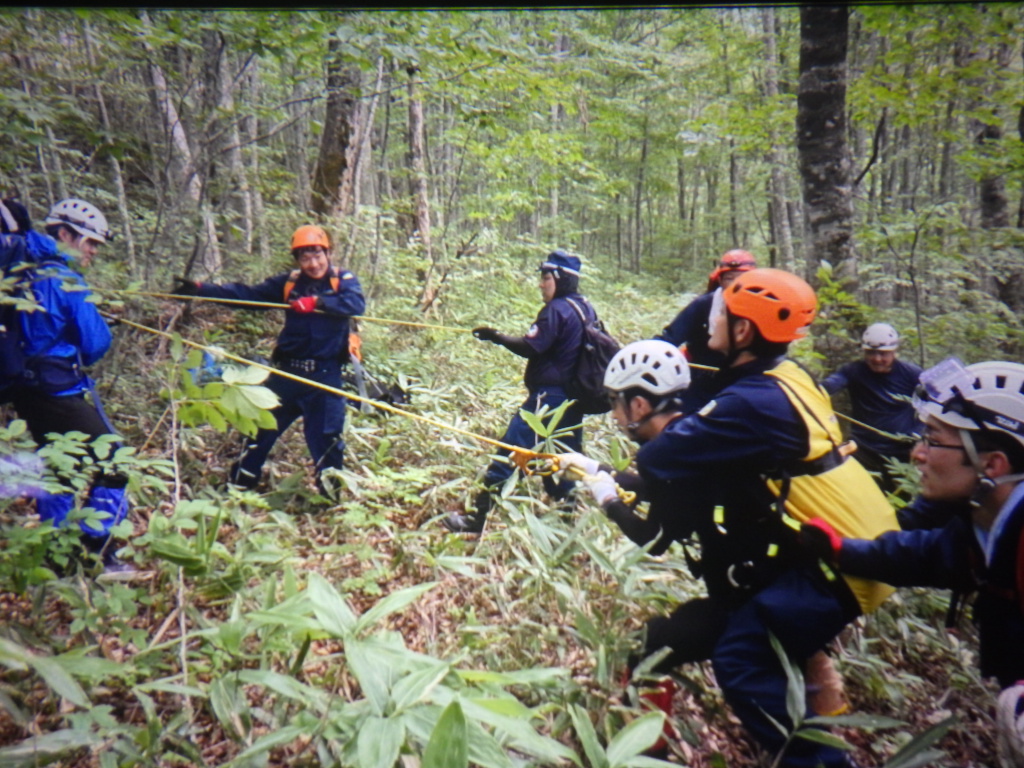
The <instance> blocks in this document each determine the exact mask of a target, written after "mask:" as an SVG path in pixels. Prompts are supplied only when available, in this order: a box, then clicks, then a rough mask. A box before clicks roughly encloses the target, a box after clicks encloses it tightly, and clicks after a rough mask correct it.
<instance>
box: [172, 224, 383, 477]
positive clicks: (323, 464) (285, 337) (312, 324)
mask: <svg viewBox="0 0 1024 768" xmlns="http://www.w3.org/2000/svg"><path fill="white" fill-rule="evenodd" d="M291 251H292V257H293V258H294V259H295V263H296V265H297V266H298V269H295V270H292V271H291V272H283V273H281V274H279V275H275V276H274V277H270V278H267V279H266V280H264V281H263V282H261V283H259V284H257V285H252V286H250V285H245V284H244V283H226V284H224V285H215V284H213V283H197V282H193V281H189V280H179V281H178V285H177V286H176V287H175V288H174V291H173V292H174V293H176V294H178V295H180V296H204V297H207V298H214V299H240V300H243V301H262V302H268V303H276V304H280V303H282V302H285V301H287V303H288V306H289V309H287V310H286V311H285V319H284V328H282V329H281V333H280V334H279V335H278V337H277V344H276V346H275V348H274V352H273V354H272V356H271V359H272V362H273V364H274V366H275V367H277V368H279V369H280V370H282V371H287V372H288V373H292V374H295V375H297V376H301V377H303V378H306V379H310V380H311V381H315V382H318V383H320V384H326V385H327V386H330V387H333V388H335V389H340V388H341V373H342V367H343V366H344V364H345V363H346V362H347V361H348V356H349V351H348V350H349V347H348V344H349V319H350V318H352V317H354V316H356V315H361V314H363V312H364V311H365V310H366V300H365V299H364V298H363V291H362V288H361V287H360V285H359V280H358V278H357V277H356V276H355V275H354V274H353V273H352V272H350V271H348V270H343V269H338V268H336V267H335V266H334V265H333V264H332V263H331V252H332V249H331V241H330V238H329V236H328V235H327V232H326V231H325V230H324V229H323V228H322V227H318V226H316V225H312V224H307V225H304V226H301V227H299V228H298V229H296V230H295V233H294V234H293V235H292V243H291ZM266 386H267V387H268V388H269V389H270V390H272V391H273V392H274V393H275V394H276V395H277V396H278V398H279V399H280V401H281V404H280V405H279V406H278V407H277V408H276V409H274V416H275V418H276V420H277V427H276V428H275V429H261V430H259V432H258V433H257V435H256V437H255V439H253V440H251V441H250V442H249V443H247V445H246V447H245V449H244V450H243V451H242V455H241V456H240V457H239V459H238V461H236V462H235V463H234V464H232V465H231V468H230V470H229V473H228V480H229V482H231V483H233V484H234V485H238V486H241V487H243V488H255V487H256V486H257V484H258V483H259V482H260V478H261V477H262V474H263V464H264V462H266V460H267V457H268V456H269V454H270V450H271V449H272V448H273V447H274V443H276V442H277V439H278V438H279V437H280V436H281V433H283V432H284V431H285V430H286V429H288V427H289V426H291V424H292V423H293V422H294V421H295V420H296V419H297V418H298V417H299V416H301V417H302V422H303V423H302V427H303V432H304V434H305V438H306V446H307V447H308V448H309V453H310V456H312V458H313V463H314V465H315V471H316V474H317V482H318V486H319V487H320V488H321V489H322V488H323V483H322V480H321V474H322V473H323V471H324V470H325V469H328V468H330V469H341V468H342V465H343V462H344V452H345V442H344V439H343V435H342V433H343V430H344V427H345V398H344V397H343V396H342V395H338V394H335V393H332V392H326V391H324V390H322V389H318V388H316V387H312V386H310V385H308V384H305V383H303V382H299V381H295V380H294V379H290V378H285V377H283V376H278V375H276V374H271V375H270V378H269V379H268V380H267V382H266Z"/></svg>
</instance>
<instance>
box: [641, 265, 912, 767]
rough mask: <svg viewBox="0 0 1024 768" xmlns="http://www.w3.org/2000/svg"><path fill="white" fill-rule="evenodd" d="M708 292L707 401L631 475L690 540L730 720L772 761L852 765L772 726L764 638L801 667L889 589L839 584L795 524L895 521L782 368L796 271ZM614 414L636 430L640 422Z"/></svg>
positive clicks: (808, 382) (803, 313)
mask: <svg viewBox="0 0 1024 768" xmlns="http://www.w3.org/2000/svg"><path fill="white" fill-rule="evenodd" d="M720 296H721V300H720V301H718V302H717V305H718V309H717V311H716V312H714V313H713V314H712V316H711V328H710V330H711V338H710V343H709V347H710V348H711V349H712V350H713V351H716V352H718V353H720V354H722V355H723V356H724V361H723V365H722V369H721V370H720V371H719V373H718V374H716V381H715V383H714V386H715V388H716V392H717V394H716V395H715V398H714V399H713V400H711V401H709V402H708V403H707V404H706V405H705V406H704V407H703V408H702V409H701V410H700V411H698V412H697V413H694V414H689V415H686V416H683V417H681V418H676V419H674V420H672V421H670V422H669V423H668V424H667V425H666V426H665V427H664V429H663V430H662V431H661V433H660V434H658V436H657V437H655V438H653V439H650V440H649V441H648V442H646V443H645V444H644V445H642V446H641V447H640V449H639V451H638V452H637V457H636V461H637V466H638V467H640V468H641V470H642V472H643V473H645V475H646V477H648V478H653V480H654V481H655V482H658V483H662V484H665V485H666V486H667V487H668V488H669V489H670V491H669V492H670V493H671V495H672V498H673V499H674V504H675V515H677V516H679V517H680V518H681V521H679V522H674V523H673V526H674V531H673V534H672V535H679V534H678V532H681V531H686V530H692V531H693V532H694V535H695V536H696V538H697V540H698V541H699V543H700V560H699V567H700V570H701V572H702V575H703V578H704V582H705V585H706V587H707V591H708V595H709V597H710V598H711V599H712V600H713V601H715V602H717V603H718V604H720V605H723V606H725V611H724V613H725V615H724V617H722V618H721V620H720V621H721V628H720V631H719V632H718V634H717V637H715V638H714V640H713V647H712V648H711V661H712V665H713V668H714V672H715V678H716V680H717V681H718V684H719V685H720V686H721V688H722V692H723V694H724V696H725V699H726V701H727V702H728V704H729V705H730V706H731V707H732V709H733V711H734V712H735V713H736V715H737V716H738V717H739V719H740V721H741V722H742V723H743V725H744V726H745V727H746V729H747V730H748V731H749V732H750V733H751V735H752V736H753V737H754V738H755V739H756V740H757V741H758V742H760V743H761V745H762V746H764V747H765V748H766V749H767V750H769V751H770V752H771V753H773V754H776V755H778V760H779V762H778V764H779V765H782V766H788V767H790V768H819V766H825V768H832V767H833V766H849V765H853V763H852V762H851V760H850V758H849V756H848V755H847V754H846V753H845V752H844V751H842V750H839V749H836V748H834V747H832V746H830V745H827V744H823V743H821V742H819V741H815V740H812V739H804V738H793V739H787V735H786V733H784V732H783V731H782V730H780V725H781V727H782V728H783V729H785V730H786V731H792V730H794V729H795V728H796V727H797V724H796V723H794V721H793V718H792V717H791V715H790V712H789V710H788V707H787V687H788V678H787V674H786V670H785V668H784V666H783V664H782V662H781V660H780V659H779V657H778V655H777V653H776V651H775V648H774V647H773V644H772V640H771V638H772V637H773V636H774V637H775V638H776V639H777V640H778V642H779V643H780V645H781V648H782V649H783V651H784V652H785V653H786V654H787V655H788V656H789V658H790V659H791V661H792V663H794V664H795V665H796V666H798V667H800V668H806V666H807V663H808V661H809V660H810V659H811V658H812V657H814V656H815V655H816V654H817V653H818V652H819V651H822V650H824V648H825V646H826V645H827V644H828V643H829V642H831V641H832V639H833V638H834V637H835V636H836V635H837V634H838V633H839V631H840V630H841V629H842V628H843V627H844V626H846V624H848V623H849V622H850V621H852V620H853V619H855V618H856V617H857V616H859V615H860V614H861V612H862V611H869V610H873V609H874V608H875V607H877V605H878V604H879V603H881V601H882V600H884V599H885V597H886V596H887V595H888V594H889V591H891V590H888V589H887V588H886V587H884V586H883V585H880V584H875V583H872V582H866V581H863V580H858V579H850V580H846V579H843V578H838V577H837V576H836V574H835V573H834V572H833V571H831V570H830V569H828V568H827V567H824V565H823V564H822V563H820V562H818V561H817V560H815V559H814V558H812V557H811V556H809V554H808V553H806V551H805V550H804V549H803V547H801V545H800V543H799V540H798V535H797V533H796V531H795V530H794V528H793V527H792V526H793V525H794V524H795V523H794V522H793V521H794V519H810V518H811V517H813V516H814V515H815V514H821V513H822V512H827V513H828V514H829V515H830V517H831V518H832V519H833V520H835V521H836V525H837V528H842V529H843V530H846V531H863V532H866V531H871V533H870V534H866V535H868V536H875V535H877V534H879V533H881V532H883V531H885V530H891V529H895V528H896V519H895V515H894V514H893V511H892V509H891V507H890V506H889V505H888V503H887V502H886V500H885V498H884V496H883V495H882V493H881V491H880V490H879V489H878V486H877V485H876V484H875V483H874V482H873V481H872V480H871V477H870V475H868V473H867V472H866V471H865V470H864V469H863V467H861V466H860V465H859V464H858V463H857V462H856V460H855V459H853V458H852V457H849V456H847V455H845V452H844V451H843V449H842V446H841V445H840V441H841V435H840V433H839V428H838V425H837V423H836V419H835V415H834V414H833V413H832V410H831V405H830V403H829V400H828V396H827V394H826V393H825V392H824V390H822V389H821V388H820V387H819V386H817V384H816V383H815V382H814V381H813V379H811V377H810V376H809V375H808V374H807V373H806V372H805V371H804V370H803V369H802V368H801V367H799V366H798V365H797V364H796V363H794V362H792V361H790V360H787V359H786V358H785V355H786V353H787V351H788V347H789V344H790V342H793V341H796V340H797V339H800V338H803V337H804V336H806V334H807V331H808V327H809V326H810V324H811V322H812V320H813V319H814V316H815V313H816V309H817V299H816V297H815V294H814V291H813V289H812V288H811V287H810V286H809V285H808V284H807V283H806V282H804V281H803V280H802V279H800V278H799V277H797V276H796V275H792V274H789V273H787V272H783V271H781V270H777V269H755V270H751V271H749V272H745V273H743V274H741V275H740V276H739V277H738V278H737V279H736V280H735V281H734V282H733V283H732V284H731V285H730V286H729V287H728V288H726V289H725V290H724V291H723V293H722V294H720ZM631 402H633V404H634V407H636V408H642V407H643V406H640V405H638V404H637V402H636V399H635V398H634V400H633V401H631ZM621 407H624V406H621ZM627 415H628V417H629V419H630V420H631V421H630V422H627V423H633V422H635V423H637V424H638V425H639V424H640V423H642V422H643V420H644V418H645V416H644V414H643V413H642V412H641V411H633V412H630V413H628V414H627ZM854 502H855V507H854ZM812 511H813V514H812ZM795 525H796V527H797V528H799V525H798V524H795ZM857 535H865V534H857ZM808 714H810V713H808Z"/></svg>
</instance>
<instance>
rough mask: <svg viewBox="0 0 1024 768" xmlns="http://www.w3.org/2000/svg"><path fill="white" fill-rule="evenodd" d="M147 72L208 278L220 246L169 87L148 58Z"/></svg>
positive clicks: (143, 16) (143, 14) (214, 269)
mask: <svg viewBox="0 0 1024 768" xmlns="http://www.w3.org/2000/svg"><path fill="white" fill-rule="evenodd" d="M139 16H140V18H141V19H142V21H143V23H144V24H145V25H146V26H147V27H149V26H151V22H150V20H149V14H148V13H147V12H146V11H141V12H140V14H139ZM143 45H145V46H146V49H147V52H148V53H149V54H150V56H152V49H151V48H150V46H149V45H148V44H147V43H145V41H144V42H143ZM148 74H149V78H150V85H151V86H152V88H153V97H154V99H155V100H156V106H157V111H158V114H159V116H160V118H161V121H162V123H163V127H164V135H165V136H166V137H167V139H168V145H169V152H170V158H171V166H172V168H173V169H175V170H176V173H174V177H175V179H174V180H175V186H176V188H177V189H179V190H181V193H182V194H181V196H182V197H185V196H187V198H188V199H189V200H190V201H191V202H192V203H193V204H194V205H195V206H196V208H197V209H198V211H199V214H200V218H201V221H202V229H203V237H202V239H201V240H200V249H199V262H200V264H201V265H202V269H201V272H202V274H201V275H200V277H208V276H210V275H214V274H217V273H218V272H220V270H221V254H220V245H219V241H218V238H217V227H216V224H215V222H214V218H213V212H212V211H211V210H210V208H209V205H208V204H207V203H206V201H205V200H204V195H203V185H202V183H201V182H200V178H199V173H198V170H197V166H196V162H195V158H194V155H193V152H192V148H191V147H190V146H189V142H188V136H187V135H186V133H185V127H184V125H182V122H181V119H180V117H179V115H178V110H177V108H176V107H175V106H174V101H173V100H172V99H171V92H170V87H169V86H168V84H167V78H166V76H165V75H164V71H163V69H162V68H161V67H160V65H159V64H157V63H156V62H155V61H153V60H151V61H150V62H149V67H148Z"/></svg>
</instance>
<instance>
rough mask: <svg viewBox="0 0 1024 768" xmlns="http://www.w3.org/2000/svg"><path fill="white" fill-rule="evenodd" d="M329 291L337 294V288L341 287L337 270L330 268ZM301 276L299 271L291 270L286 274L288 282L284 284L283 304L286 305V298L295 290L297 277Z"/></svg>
mask: <svg viewBox="0 0 1024 768" xmlns="http://www.w3.org/2000/svg"><path fill="white" fill-rule="evenodd" d="M330 274H331V290H332V291H334V292H335V293H337V292H338V287H339V286H340V285H341V278H340V277H339V276H338V268H337V267H334V266H332V267H331V272H330ZM301 276H302V270H301V269H293V270H292V271H291V272H290V273H289V274H288V280H286V281H285V284H284V302H285V304H287V303H288V297H289V296H291V294H292V291H293V290H295V284H296V283H297V282H298V281H299V277H301Z"/></svg>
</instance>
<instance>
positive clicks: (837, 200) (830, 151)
mask: <svg viewBox="0 0 1024 768" xmlns="http://www.w3.org/2000/svg"><path fill="white" fill-rule="evenodd" d="M849 15H850V10H849V8H848V7H845V6H842V7H836V6H804V7H802V8H801V9H800V86H799V92H798V94H797V149H798V152H799V156H800V174H801V177H802V179H803V198H804V211H805V220H806V223H807V233H808V237H807V242H806V243H805V247H804V254H805V259H806V270H807V277H808V279H809V280H811V281H812V282H816V277H817V274H816V273H817V270H818V266H819V265H820V263H821V262H822V261H824V260H827V261H829V262H830V263H831V264H832V266H833V267H834V269H835V273H834V274H835V275H836V277H837V279H839V280H840V281H842V282H843V283H844V284H845V286H846V287H847V289H851V288H854V287H856V283H857V261H856V255H855V252H854V249H853V205H852V200H851V189H850V182H851V179H850V157H849V151H848V148H847V145H846V46H847V30H848V25H849Z"/></svg>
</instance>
